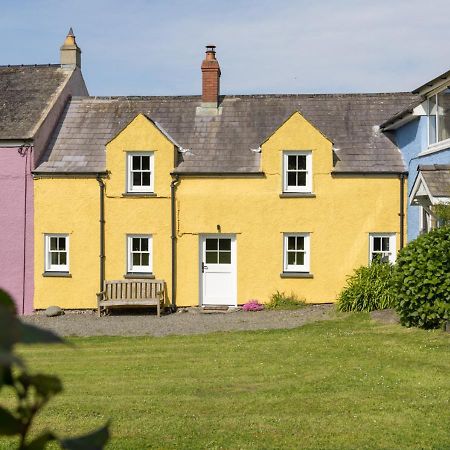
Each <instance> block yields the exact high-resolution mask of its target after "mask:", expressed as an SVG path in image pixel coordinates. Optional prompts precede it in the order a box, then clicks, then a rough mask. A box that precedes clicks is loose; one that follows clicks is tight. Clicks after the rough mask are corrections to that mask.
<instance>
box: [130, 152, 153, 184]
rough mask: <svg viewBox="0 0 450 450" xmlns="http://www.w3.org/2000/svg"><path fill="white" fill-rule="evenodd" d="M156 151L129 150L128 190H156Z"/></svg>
mask: <svg viewBox="0 0 450 450" xmlns="http://www.w3.org/2000/svg"><path fill="white" fill-rule="evenodd" d="M154 179H155V174H154V153H153V152H127V192H154V190H155V188H154Z"/></svg>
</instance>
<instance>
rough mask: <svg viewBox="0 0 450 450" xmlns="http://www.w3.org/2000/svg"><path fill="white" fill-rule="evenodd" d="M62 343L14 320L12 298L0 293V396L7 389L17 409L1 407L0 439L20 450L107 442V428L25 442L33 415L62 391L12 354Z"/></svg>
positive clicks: (89, 449) (93, 448)
mask: <svg viewBox="0 0 450 450" xmlns="http://www.w3.org/2000/svg"><path fill="white" fill-rule="evenodd" d="M63 342H64V341H63V339H61V338H60V337H59V336H57V335H56V334H54V333H52V332H50V331H46V330H42V329H40V328H37V327H34V326H32V325H27V324H24V323H22V322H21V321H20V320H19V319H18V318H17V314H16V309H15V305H14V302H13V301H12V299H11V297H10V296H9V295H8V294H7V293H6V292H4V291H2V290H0V392H1V391H4V390H5V389H8V388H9V389H11V390H12V391H13V393H14V395H15V398H16V406H15V408H13V409H12V410H9V409H7V408H5V407H3V406H2V405H0V435H3V436H18V437H19V447H18V448H19V450H42V449H44V448H45V447H46V445H47V444H48V443H49V442H50V441H56V442H57V443H58V444H59V445H60V447H61V448H63V449H67V450H77V449H85V450H97V449H102V448H103V447H104V445H105V444H106V442H107V441H108V438H109V431H108V425H105V426H103V427H101V428H99V429H98V430H96V431H94V432H92V433H90V434H88V435H85V436H80V437H77V438H61V437H59V436H57V435H56V434H55V433H53V432H52V431H48V430H47V431H44V432H43V433H42V434H40V435H39V436H37V437H36V438H34V439H32V440H29V439H27V438H28V435H29V431H30V429H31V426H32V423H33V420H34V418H35V416H36V414H38V413H39V411H41V410H42V408H43V407H44V406H45V405H46V404H47V403H48V402H49V401H50V400H51V399H52V398H53V397H54V396H55V395H57V394H59V393H60V392H61V391H62V390H63V387H62V383H61V381H60V380H59V378H58V377H55V376H52V375H46V374H43V373H37V374H32V373H31V372H30V371H29V370H28V368H27V367H26V364H25V362H24V361H23V360H22V359H21V358H19V357H18V356H17V355H16V354H15V352H14V350H15V346H16V345H17V344H43V343H45V344H56V343H63Z"/></svg>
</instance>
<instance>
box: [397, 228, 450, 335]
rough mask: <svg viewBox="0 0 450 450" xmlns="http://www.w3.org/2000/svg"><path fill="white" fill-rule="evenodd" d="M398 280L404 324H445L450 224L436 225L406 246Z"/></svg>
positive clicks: (449, 299) (449, 306) (449, 308)
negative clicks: (435, 227) (442, 226)
mask: <svg viewBox="0 0 450 450" xmlns="http://www.w3.org/2000/svg"><path fill="white" fill-rule="evenodd" d="M394 282H395V286H396V290H397V306H396V309H397V311H398V312H399V314H400V320H401V323H402V324H404V325H406V326H417V327H420V328H438V327H441V326H443V325H444V324H445V323H446V322H447V320H449V318H450V227H444V228H437V229H434V230H432V231H430V232H429V233H428V234H424V235H422V236H419V237H418V238H417V239H416V240H414V241H412V242H410V243H409V244H408V245H407V246H406V247H405V248H404V249H402V250H401V251H400V252H399V254H398V257H397V262H396V269H395V275H394Z"/></svg>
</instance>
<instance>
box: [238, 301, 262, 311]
mask: <svg viewBox="0 0 450 450" xmlns="http://www.w3.org/2000/svg"><path fill="white" fill-rule="evenodd" d="M263 309H264V305H261V303H259V301H258V300H255V299H253V300H249V301H248V302H247V303H245V304H244V305H242V311H262V310H263Z"/></svg>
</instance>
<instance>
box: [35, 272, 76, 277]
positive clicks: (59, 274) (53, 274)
mask: <svg viewBox="0 0 450 450" xmlns="http://www.w3.org/2000/svg"><path fill="white" fill-rule="evenodd" d="M42 276H43V277H58V278H72V275H71V274H70V273H69V272H44V273H43V274H42Z"/></svg>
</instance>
